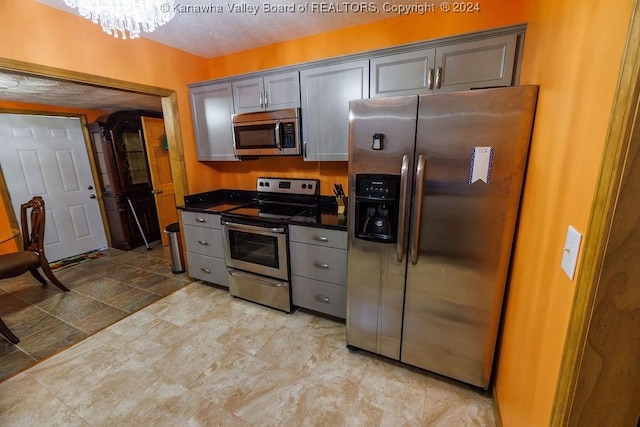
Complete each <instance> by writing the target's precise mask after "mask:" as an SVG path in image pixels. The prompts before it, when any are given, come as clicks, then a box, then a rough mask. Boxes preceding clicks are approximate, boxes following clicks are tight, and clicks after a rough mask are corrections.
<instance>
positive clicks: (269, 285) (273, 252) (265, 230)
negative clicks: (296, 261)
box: [222, 178, 320, 313]
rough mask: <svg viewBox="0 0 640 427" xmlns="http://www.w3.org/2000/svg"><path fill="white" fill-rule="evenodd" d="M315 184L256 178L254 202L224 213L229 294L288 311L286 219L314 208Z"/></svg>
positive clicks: (289, 301)
mask: <svg viewBox="0 0 640 427" xmlns="http://www.w3.org/2000/svg"><path fill="white" fill-rule="evenodd" d="M319 185H320V183H319V181H318V180H316V179H284V178H258V181H257V186H256V187H257V191H258V195H257V197H256V200H255V202H253V203H251V204H249V205H244V206H241V207H239V208H236V209H232V210H230V211H227V212H224V213H223V214H222V231H223V238H224V242H225V261H226V264H227V272H228V274H229V293H230V294H231V295H233V296H236V297H239V298H243V299H246V300H249V301H253V302H256V303H259V304H262V305H266V306H269V307H272V308H276V309H278V310H282V311H285V312H287V313H290V312H291V311H292V304H291V276H290V269H289V250H288V247H289V245H288V229H287V220H288V219H289V218H291V217H293V216H297V215H300V214H302V213H303V212H305V211H312V210H314V209H315V208H316V205H317V196H318V194H319Z"/></svg>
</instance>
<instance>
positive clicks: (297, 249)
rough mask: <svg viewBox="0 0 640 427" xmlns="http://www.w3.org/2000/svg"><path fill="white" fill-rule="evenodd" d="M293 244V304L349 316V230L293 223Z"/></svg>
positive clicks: (291, 237)
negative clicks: (347, 231)
mask: <svg viewBox="0 0 640 427" xmlns="http://www.w3.org/2000/svg"><path fill="white" fill-rule="evenodd" d="M289 247H290V254H291V289H292V293H293V304H294V305H297V306H299V307H304V308H308V309H310V310H314V311H317V312H320V313H325V314H329V315H331V316H335V317H339V318H342V319H344V318H346V314H347V233H346V231H340V230H329V229H322V228H314V227H304V226H298V225H292V226H289Z"/></svg>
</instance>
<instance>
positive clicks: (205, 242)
mask: <svg viewBox="0 0 640 427" xmlns="http://www.w3.org/2000/svg"><path fill="white" fill-rule="evenodd" d="M198 243H200V244H201V245H202V246H209V242H207V241H204V240H198Z"/></svg>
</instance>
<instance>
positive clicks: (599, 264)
mask: <svg viewBox="0 0 640 427" xmlns="http://www.w3.org/2000/svg"><path fill="white" fill-rule="evenodd" d="M638 40H640V4H639V2H638V0H636V1H635V2H634V6H633V9H632V15H631V23H630V27H629V32H628V36H627V43H626V47H625V52H624V56H623V59H622V67H621V71H620V75H619V80H618V87H617V90H616V94H615V98H614V103H613V107H612V110H611V116H610V119H609V129H608V132H607V138H606V141H605V146H604V151H603V157H602V164H601V168H600V176H599V179H598V183H597V186H596V191H595V194H594V201H593V205H592V207H591V217H590V220H589V225H588V228H587V235H586V238H585V246H584V251H583V255H582V260H581V262H580V268H579V272H578V277H577V281H576V290H575V296H574V302H573V308H572V311H571V317H570V321H569V328H568V331H567V338H566V340H565V347H564V354H563V357H562V361H561V366H560V374H559V377H558V383H557V388H556V396H555V399H554V405H553V409H552V414H551V420H550V424H549V425H553V426H573V425H580V423H581V422H582V423H584V422H585V421H586V420H585V419H582V418H588V420H589V422H590V423H591V422H592V423H596V424H598V425H627V424H626V423H627V422H630V423H632V424H629V425H634V426H635V423H637V417H638V411H639V410H640V409H639V408H638V405H639V403H638V401H637V398H638V394H637V393H638V384H640V368H635V369H629V370H620V372H618V373H611V372H609V373H607V372H606V369H605V367H606V366H607V365H609V366H611V364H613V365H615V364H625V365H626V364H627V362H632V363H631V365H632V366H633V364H635V366H638V360H640V354H638V353H640V351H639V350H638V347H640V346H638V345H637V344H634V343H633V342H629V341H630V340H627V338H628V337H629V335H630V332H629V330H628V329H626V328H625V327H624V325H625V324H627V325H628V324H629V319H630V318H629V316H633V312H634V311H638V310H640V304H639V303H638V301H637V298H636V300H635V301H634V300H633V298H631V301H629V300H628V298H627V304H634V302H635V306H634V307H632V309H631V310H630V311H629V310H620V309H619V308H618V307H617V306H616V305H618V306H619V301H618V303H616V299H619V298H620V297H621V295H620V294H621V292H627V297H628V291H629V289H628V287H629V286H632V285H633V284H635V286H640V269H639V268H638V266H637V264H638V263H639V261H640V258H639V256H638V254H637V253H636V254H635V255H634V256H630V257H629V256H625V254H628V251H626V252H625V251H620V250H619V249H618V248H620V247H623V248H629V247H630V246H631V247H632V248H633V247H635V248H639V247H640V225H638V224H640V201H638V195H637V194H631V191H630V190H631V189H630V188H629V187H630V184H632V182H633V181H634V180H635V181H637V180H638V179H640V165H639V164H636V163H634V162H633V161H634V159H635V158H636V155H637V154H638V153H640V132H639V129H638V127H640V118H639V117H638V113H639V111H640V96H639V94H640V80H639V79H640V43H638ZM611 65H612V66H614V65H615V64H611ZM621 203H625V206H627V205H629V204H631V205H632V206H634V209H628V208H627V209H624V210H623V209H617V207H618V205H619V204H621ZM631 225H633V227H632V226H631ZM621 229H623V230H624V232H621ZM614 248H615V249H618V250H615V249H614ZM615 274H622V275H623V276H624V278H625V280H626V283H624V284H622V283H621V282H620V280H617V281H616V280H609V279H611V276H612V275H615ZM621 285H622V288H621V287H620V286H621ZM636 292H637V291H636ZM603 310H604V311H603ZM603 316H606V321H603ZM636 327H638V325H636ZM632 336H633V335H632ZM603 337H607V340H614V342H615V343H616V345H615V346H614V347H608V348H607V349H606V351H602V350H603V349H602V348H599V344H598V342H600V341H601V340H602V339H603ZM631 341H632V340H631ZM619 344H621V345H619ZM634 345H635V347H634ZM594 358H595V360H597V361H598V363H593V361H594ZM614 402H615V405H613V404H611V403H614ZM620 408H625V409H627V410H628V411H630V412H629V413H624V414H620V413H615V412H616V409H620ZM634 411H635V414H634V413H633V412H634ZM594 416H595V418H594ZM620 417H622V418H620ZM634 418H635V419H634ZM620 421H622V422H623V423H624V424H619V422H620Z"/></svg>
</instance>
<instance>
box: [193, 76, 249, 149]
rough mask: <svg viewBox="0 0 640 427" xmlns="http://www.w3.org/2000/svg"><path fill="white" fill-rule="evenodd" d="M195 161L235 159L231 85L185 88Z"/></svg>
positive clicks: (219, 84)
mask: <svg viewBox="0 0 640 427" xmlns="http://www.w3.org/2000/svg"><path fill="white" fill-rule="evenodd" d="M189 95H190V97H191V112H192V117H193V127H194V132H195V138H196V151H197V153H198V160H200V161H208V160H218V161H220V160H234V161H236V160H238V158H237V157H236V156H235V155H234V153H233V128H232V127H231V116H232V115H233V93H232V90H231V83H213V84H207V85H202V86H197V87H193V88H190V89H189Z"/></svg>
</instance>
